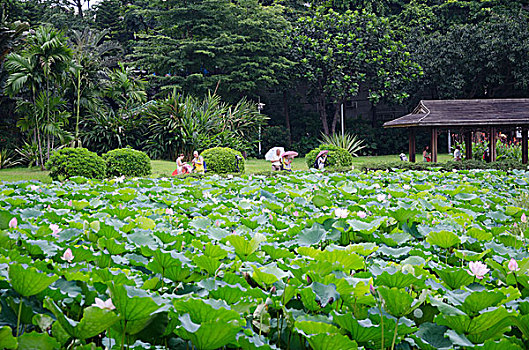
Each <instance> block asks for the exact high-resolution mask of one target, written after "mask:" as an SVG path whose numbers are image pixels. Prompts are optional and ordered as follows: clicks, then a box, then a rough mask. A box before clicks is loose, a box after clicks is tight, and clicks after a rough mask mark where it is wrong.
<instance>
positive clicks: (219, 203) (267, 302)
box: [0, 171, 529, 350]
mask: <svg viewBox="0 0 529 350" xmlns="http://www.w3.org/2000/svg"><path fill="white" fill-rule="evenodd" d="M528 183H529V173H526V172H514V173H513V174H511V175H507V174H505V173H502V172H497V171H468V172H457V173H456V172H453V173H440V172H396V173H387V172H375V173H368V174H364V173H360V172H351V173H348V174H330V175H323V174H319V173H314V172H302V173H295V174H292V175H279V176H277V177H268V178H265V177H257V176H253V177H248V176H246V177H241V178H233V179H225V178H221V177H208V178H205V179H200V180H197V179H163V178H162V179H134V180H124V181H121V180H110V181H102V182H100V181H90V180H86V179H83V178H74V179H72V181H69V182H66V183H52V184H42V183H38V182H19V183H3V184H1V185H0V206H1V208H2V209H1V210H0V229H1V231H0V307H1V310H0V348H7V349H17V348H18V349H29V348H31V349H59V348H64V349H96V348H101V349H104V348H115V349H124V348H128V349H143V348H156V349H166V348H168V349H218V348H222V349H278V348H280V349H293V350H294V349H315V350H320V349H321V350H323V349H357V348H364V349H393V348H395V349H470V348H481V349H502V350H503V349H526V348H528V345H529V274H528V270H529V252H528V245H527V242H528V240H527V237H528V236H529V229H528V228H529V224H528V223H527V217H526V214H528V215H529V195H528V194H529V186H528Z"/></svg>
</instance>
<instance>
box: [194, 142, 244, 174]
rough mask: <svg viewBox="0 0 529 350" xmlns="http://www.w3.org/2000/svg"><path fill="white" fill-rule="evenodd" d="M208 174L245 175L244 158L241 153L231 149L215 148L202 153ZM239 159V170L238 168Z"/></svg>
mask: <svg viewBox="0 0 529 350" xmlns="http://www.w3.org/2000/svg"><path fill="white" fill-rule="evenodd" d="M201 156H202V157H204V161H205V162H206V169H207V170H206V171H207V172H208V173H210V172H211V173H216V174H226V173H244V158H243V157H242V154H241V152H239V151H236V150H234V149H231V148H225V147H215V148H210V149H207V150H205V151H204V152H202V154H201ZM237 157H238V158H239V161H238V168H237Z"/></svg>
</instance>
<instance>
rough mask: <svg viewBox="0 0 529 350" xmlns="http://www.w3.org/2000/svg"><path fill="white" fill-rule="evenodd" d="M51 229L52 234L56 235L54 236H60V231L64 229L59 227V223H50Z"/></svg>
mask: <svg viewBox="0 0 529 350" xmlns="http://www.w3.org/2000/svg"><path fill="white" fill-rule="evenodd" d="M50 230H51V234H52V235H54V236H58V235H59V232H61V231H62V230H61V229H60V228H59V225H57V224H50Z"/></svg>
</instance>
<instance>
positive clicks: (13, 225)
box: [9, 217, 18, 228]
mask: <svg viewBox="0 0 529 350" xmlns="http://www.w3.org/2000/svg"><path fill="white" fill-rule="evenodd" d="M17 226H18V221H17V218H15V217H14V218H12V219H11V220H9V228H17Z"/></svg>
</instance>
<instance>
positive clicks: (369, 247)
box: [345, 243, 379, 256]
mask: <svg viewBox="0 0 529 350" xmlns="http://www.w3.org/2000/svg"><path fill="white" fill-rule="evenodd" d="M378 248H379V247H378V246H377V245H376V244H375V243H358V244H350V245H348V246H346V247H345V250H346V251H348V252H354V253H358V254H360V255H363V256H368V255H370V254H371V253H373V252H376V251H377V250H378Z"/></svg>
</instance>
